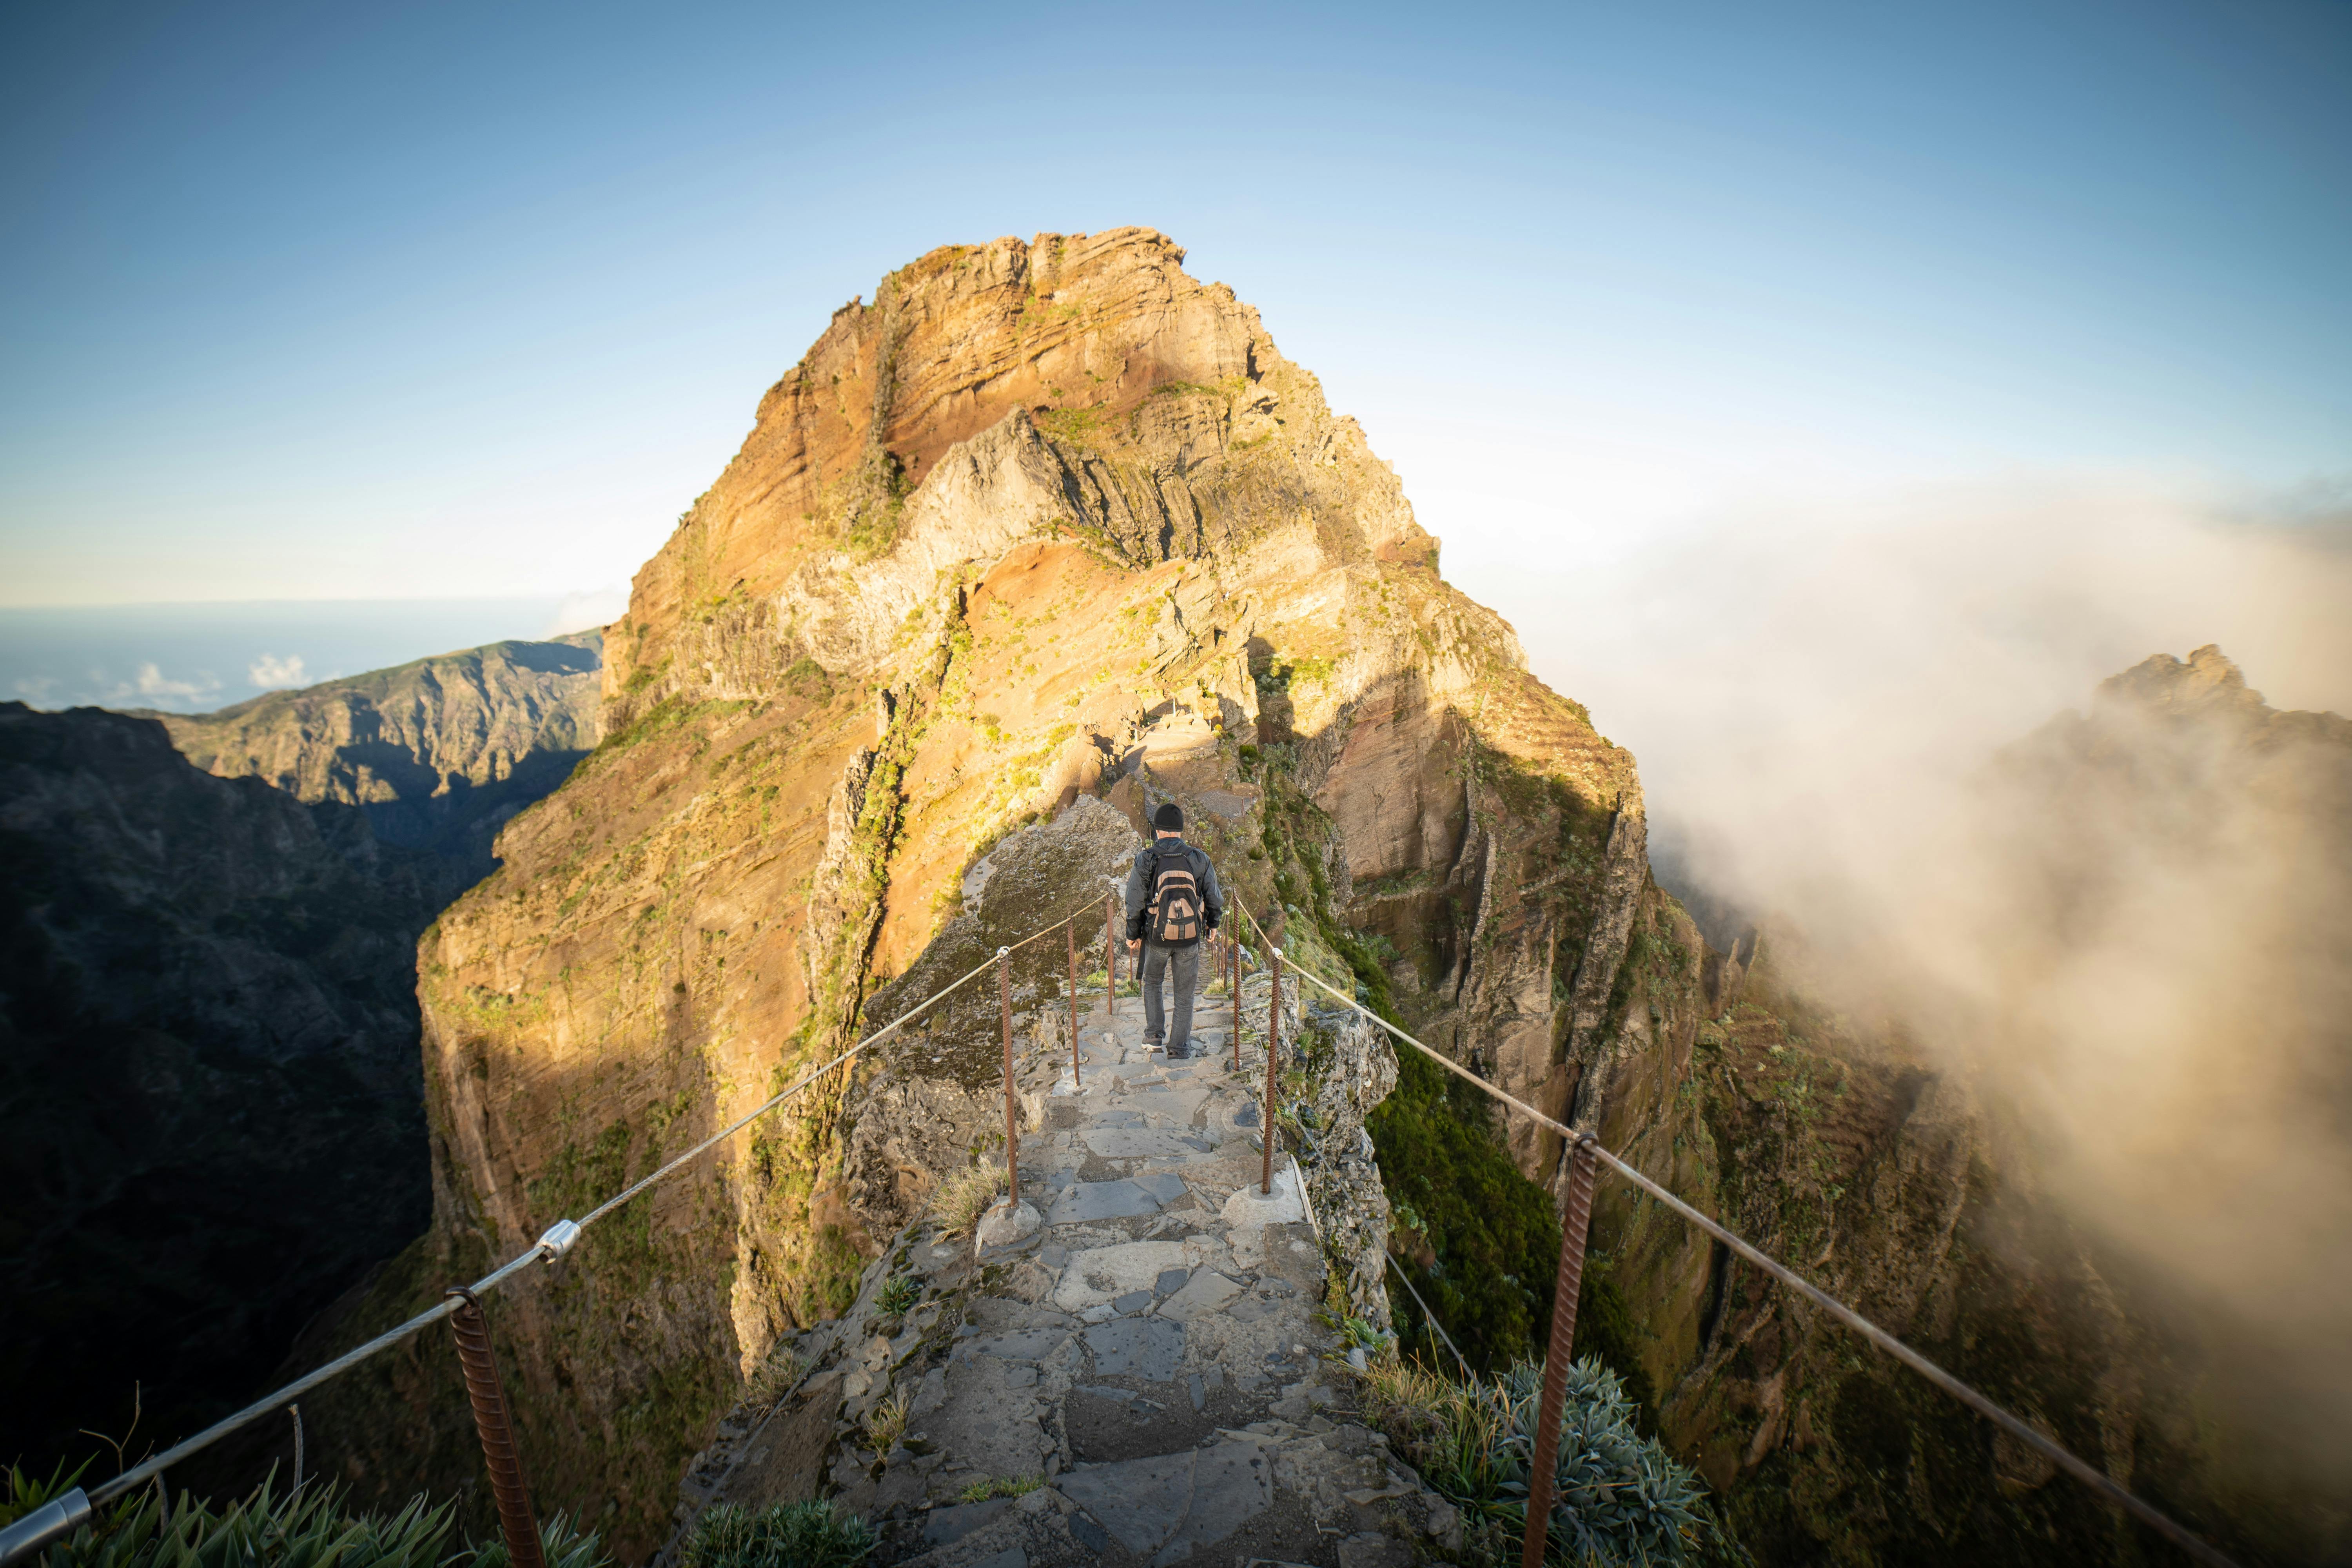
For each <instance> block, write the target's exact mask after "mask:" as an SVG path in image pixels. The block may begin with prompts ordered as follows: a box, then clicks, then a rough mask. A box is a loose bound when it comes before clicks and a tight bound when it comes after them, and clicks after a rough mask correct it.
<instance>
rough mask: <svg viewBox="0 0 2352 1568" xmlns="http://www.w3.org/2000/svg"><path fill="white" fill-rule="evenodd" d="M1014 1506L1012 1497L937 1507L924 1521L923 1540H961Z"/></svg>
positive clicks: (942, 1543)
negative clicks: (949, 1506)
mask: <svg viewBox="0 0 2352 1568" xmlns="http://www.w3.org/2000/svg"><path fill="white" fill-rule="evenodd" d="M1012 1506H1013V1500H1012V1499H1011V1498H991V1499H990V1500H988V1501H986V1502H964V1503H957V1504H955V1505H954V1506H953V1507H951V1508H935V1509H933V1510H931V1512H930V1517H929V1519H926V1520H925V1521H923V1540H924V1542H926V1543H927V1544H929V1545H931V1546H945V1545H947V1544H948V1543H949V1542H955V1541H961V1540H962V1539H963V1538H964V1537H965V1536H967V1535H970V1534H971V1532H972V1531H975V1530H978V1529H979V1528H980V1527H981V1526H982V1525H983V1524H987V1523H990V1522H991V1521H993V1520H994V1519H995V1518H996V1516H997V1515H999V1514H1001V1513H1003V1512H1004V1511H1005V1510H1008V1509H1010V1508H1011V1507H1012Z"/></svg>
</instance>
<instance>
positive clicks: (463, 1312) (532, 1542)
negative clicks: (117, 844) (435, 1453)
mask: <svg viewBox="0 0 2352 1568" xmlns="http://www.w3.org/2000/svg"><path fill="white" fill-rule="evenodd" d="M447 1294H449V1295H452V1296H455V1297H457V1307H456V1309H455V1310H452V1311H451V1312H450V1314H449V1328H450V1331H452V1332H453V1333H454V1334H455V1335H456V1336H457V1363H458V1364H459V1365H460V1366H462V1367H464V1368H465V1369H466V1396H467V1398H468V1399H470V1400H471V1401H473V1405H474V1428H475V1430H476V1431H478V1432H479V1433H480V1434H481V1437H482V1463H483V1465H484V1467H485V1468H488V1470H489V1472H490V1492H491V1495H492V1496H494V1497H495V1498H497V1500H498V1504H499V1531H501V1532H502V1533H503V1534H504V1535H505V1537H506V1542H507V1560H508V1562H509V1563H512V1564H513V1565H514V1568H546V1560H545V1559H544V1558H542V1557H541V1555H540V1550H539V1524H538V1521H535V1520H534V1519H532V1518H531V1515H530V1492H529V1491H528V1490H526V1489H525V1488H524V1486H523V1479H522V1456H521V1455H520V1453H518V1452H517V1451H516V1449H515V1440H514V1426H513V1425H512V1424H511V1423H510V1422H509V1420H508V1418H507V1396H506V1391H505V1390H504V1389H503V1388H501V1387H500V1386H499V1363H498V1358H497V1357H496V1356H494V1355H493V1354H492V1353H491V1352H490V1323H489V1320H488V1318H485V1317H484V1316H482V1303H481V1302H480V1301H478V1300H476V1299H475V1297H474V1293H473V1292H472V1291H471V1290H465V1289H457V1290H451V1291H448V1292H447Z"/></svg>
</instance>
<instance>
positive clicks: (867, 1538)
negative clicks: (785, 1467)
mask: <svg viewBox="0 0 2352 1568" xmlns="http://www.w3.org/2000/svg"><path fill="white" fill-rule="evenodd" d="M874 1542H875V1537H874V1529H873V1527H872V1526H871V1525H869V1524H867V1523H866V1521H864V1520H862V1519H860V1518H858V1517H857V1516H856V1514H854V1513H842V1512H839V1511H838V1510H835V1508H834V1506H833V1503H832V1502H831V1501H830V1500H826V1499H823V1498H819V1499H816V1500H813V1501H809V1502H783V1503H778V1504H777V1505H776V1506H775V1507H773V1508H770V1509H763V1510H761V1511H760V1512H758V1513H753V1512H751V1510H749V1509H744V1508H739V1507H737V1506H736V1505H735V1504H733V1503H721V1504H720V1505H719V1506H718V1507H717V1508H714V1509H712V1510H710V1511H709V1512H708V1513H706V1514H704V1515H703V1516H702V1518H701V1519H700V1521H698V1522H697V1523H696V1525H695V1527H694V1538H693V1539H692V1540H691V1541H689V1542H687V1547H686V1557H685V1563H684V1568H850V1565H851V1564H853V1563H863V1562H864V1561H865V1560H866V1554H867V1553H869V1552H872V1551H873V1550H874Z"/></svg>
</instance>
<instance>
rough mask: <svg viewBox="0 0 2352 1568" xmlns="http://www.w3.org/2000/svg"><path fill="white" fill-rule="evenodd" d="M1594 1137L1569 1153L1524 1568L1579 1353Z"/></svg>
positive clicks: (1539, 1557)
mask: <svg viewBox="0 0 2352 1568" xmlns="http://www.w3.org/2000/svg"><path fill="white" fill-rule="evenodd" d="M1597 1164H1598V1162H1596V1161H1595V1160H1594V1159H1593V1157H1592V1134H1591V1133H1590V1132H1587V1133H1586V1134H1584V1136H1582V1137H1581V1138H1579V1139H1578V1140H1577V1141H1576V1142H1575V1143H1574V1144H1573V1145H1572V1146H1571V1147H1570V1150H1569V1155H1568V1212H1567V1213H1566V1214H1564V1215H1561V1216H1560V1225H1559V1279H1558V1280H1557V1281H1555V1282H1554V1283H1553V1285H1552V1295H1551V1345H1550V1348H1549V1349H1548V1350H1546V1351H1545V1352H1544V1379H1543V1403H1542V1404H1540V1405H1538V1406H1537V1407H1536V1453H1535V1466H1534V1468H1533V1469H1532V1470H1530V1471H1529V1472H1528V1531H1527V1549H1526V1551H1525V1552H1524V1553H1523V1554H1522V1555H1521V1557H1520V1559H1519V1562H1520V1564H1521V1568H1543V1560H1544V1542H1545V1537H1546V1536H1547V1535H1548V1534H1549V1531H1550V1529H1551V1502H1552V1483H1553V1481H1554V1479H1556V1478H1557V1476H1558V1474H1559V1409H1560V1405H1562V1404H1563V1403H1564V1402H1565V1401H1566V1400H1567V1398H1568V1368H1569V1363H1570V1360H1571V1359H1572V1358H1573V1356H1574V1354H1575V1350H1576V1296H1577V1292H1578V1291H1579V1290H1580V1289H1583V1288H1584V1236H1585V1232H1586V1230H1587V1229H1588V1228H1589V1227H1590V1226H1591V1224H1592V1179H1593V1173H1594V1171H1595V1169H1596V1166H1597Z"/></svg>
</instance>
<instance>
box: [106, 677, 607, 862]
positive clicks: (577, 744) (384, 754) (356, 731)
mask: <svg viewBox="0 0 2352 1568" xmlns="http://www.w3.org/2000/svg"><path fill="white" fill-rule="evenodd" d="M603 641H604V638H603V634H602V633H600V632H593V631H592V632H581V633H576V634H574V635H572V636H571V637H556V638H552V639H550V640H548V641H545V642H499V643H491V644H489V645H488V646H486V647H476V648H467V649H464V650H462V651H460V652H457V653H448V654H440V655H436V657H434V658H420V659H416V660H415V661H413V662H411V663H408V664H404V665H398V666H395V667H394V668H390V669H378V670H371V671H369V672H368V673H367V674H364V675H356V676H352V677H348V678H346V679H339V680H327V681H321V682H320V683H319V684H318V685H316V686H309V687H304V688H303V689H300V690H299V691H273V692H270V693H268V695H266V696H262V697H257V698H255V699H253V700H251V701H249V702H240V703H237V704H236V706H234V707H230V708H224V709H221V710H219V711H217V712H214V713H152V714H147V715H144V716H145V717H149V718H153V719H158V720H161V721H163V726H164V727H165V728H166V729H168V730H169V731H171V732H172V742H173V744H174V745H176V746H178V747H179V748H180V750H181V751H182V752H184V753H185V754H186V756H187V757H188V759H189V760H190V761H191V762H193V763H195V764H196V765H197V766H198V767H200V768H203V769H205V771H206V772H208V773H215V774H217V775H218V776H220V777H222V778H259V779H264V780H267V781H268V783H270V784H275V785H276V786H277V787H278V788H279V789H282V790H284V791H286V792H287V793H288V794H289V795H294V796H296V797H297V798H298V799H301V800H306V801H340V802H341V803H343V804H345V805H355V806H357V807H359V808H360V809H361V810H362V811H363V812H364V813H366V815H367V818H368V821H369V823H370V824H371V825H372V826H373V827H374V829H375V835H376V837H378V838H379V839H381V840H383V842H384V843H386V844H396V845H400V846H402V847H406V848H413V849H425V850H430V851H432V852H433V853H434V854H435V855H436V856H437V857H438V858H440V859H441V860H442V861H444V862H445V863H446V876H445V877H444V878H443V882H444V885H445V886H446V892H447V897H449V898H454V897H456V896H457V894H458V893H459V892H460V891H462V890H463V889H467V888H468V887H471V886H472V885H473V884H474V883H476V882H478V881H479V880H481V879H482V878H484V877H486V876H488V874H489V871H490V868H491V866H492V864H493V863H494V862H493V860H492V857H491V849H490V847H491V844H492V842H493V841H494V840H495V839H496V838H497V837H498V831H499V828H500V827H502V826H505V825H506V823H507V821H508V820H509V818H510V817H512V816H514V815H515V814H516V813H517V812H519V811H520V810H522V809H523V808H524V807H525V806H528V805H530V804H531V803H532V802H533V801H536V800H538V799H540V798H541V796H542V795H546V794H547V793H548V792H549V791H551V790H552V789H554V788H555V786H556V785H558V784H562V782H563V779H564V776H565V775H566V774H568V773H570V772H571V771H572V766H573V764H574V763H578V762H579V760H580V759H581V758H582V757H583V756H585V755H587V753H588V752H589V751H590V750H591V749H593V747H594V746H595V744H596V742H597V741H598V739H599V738H600V737H601V735H602V732H603V731H602V730H601V728H600V709H601V677H600V675H599V670H600V669H601V668H602V659H601V658H600V649H601V648H602V646H603Z"/></svg>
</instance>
